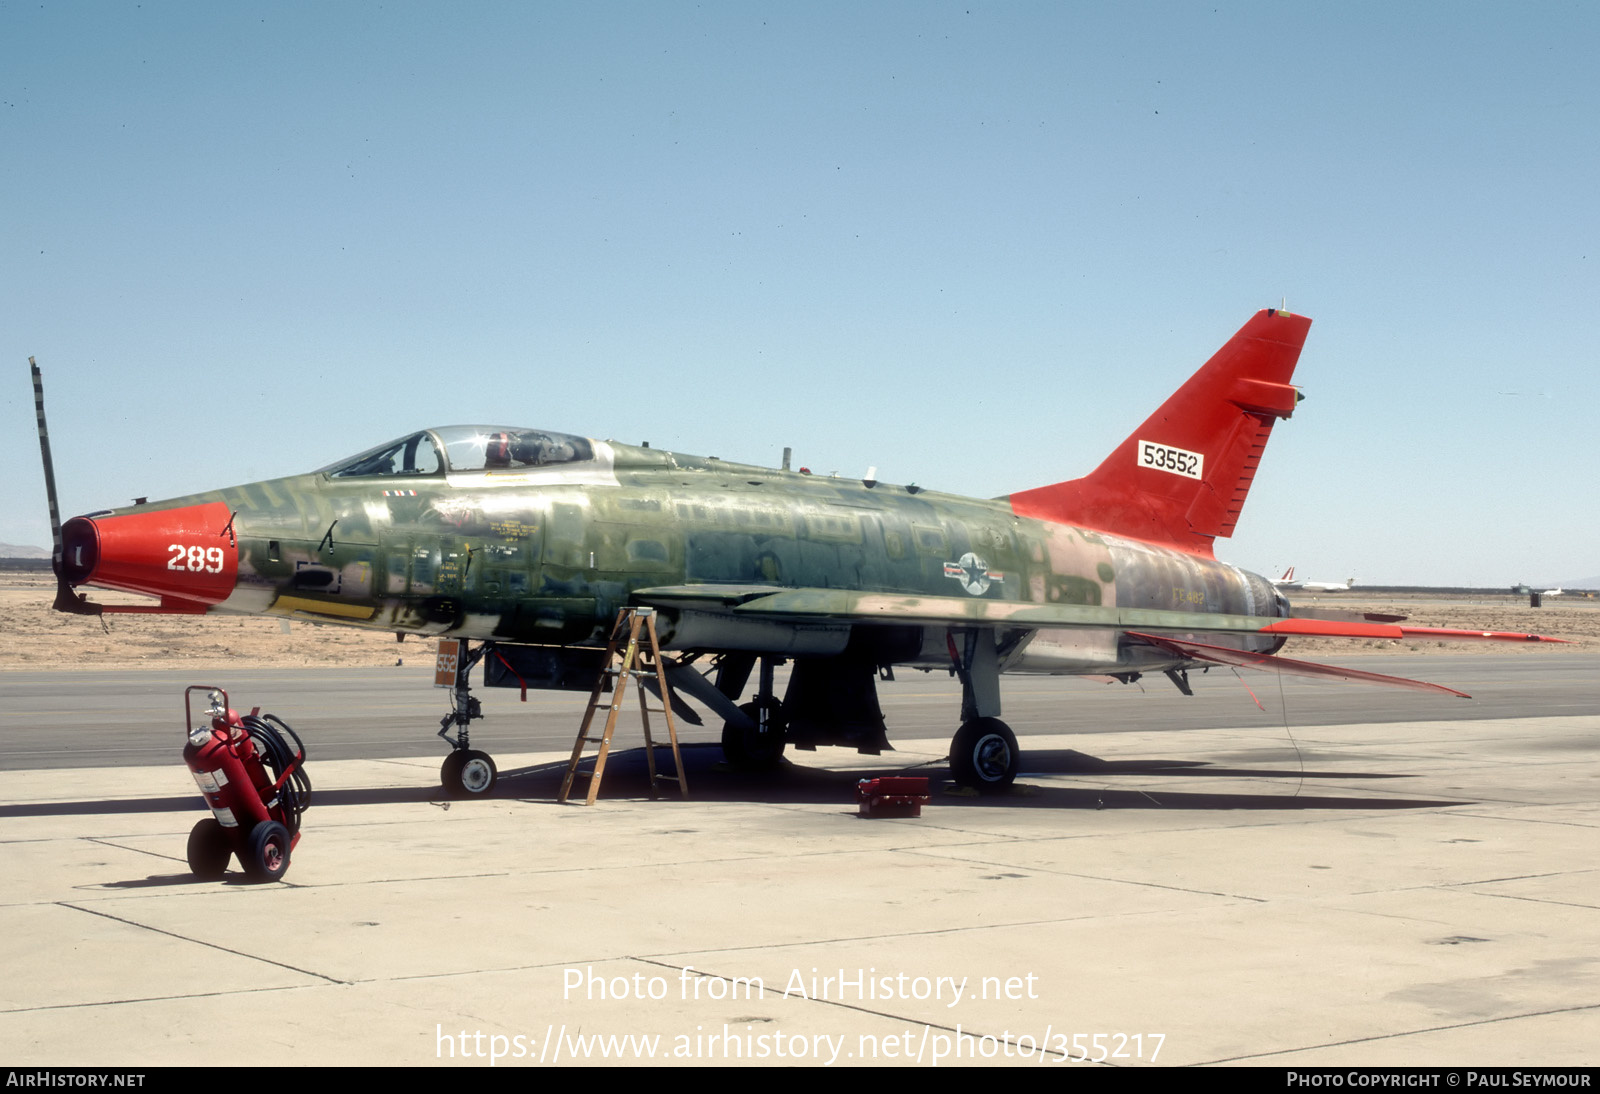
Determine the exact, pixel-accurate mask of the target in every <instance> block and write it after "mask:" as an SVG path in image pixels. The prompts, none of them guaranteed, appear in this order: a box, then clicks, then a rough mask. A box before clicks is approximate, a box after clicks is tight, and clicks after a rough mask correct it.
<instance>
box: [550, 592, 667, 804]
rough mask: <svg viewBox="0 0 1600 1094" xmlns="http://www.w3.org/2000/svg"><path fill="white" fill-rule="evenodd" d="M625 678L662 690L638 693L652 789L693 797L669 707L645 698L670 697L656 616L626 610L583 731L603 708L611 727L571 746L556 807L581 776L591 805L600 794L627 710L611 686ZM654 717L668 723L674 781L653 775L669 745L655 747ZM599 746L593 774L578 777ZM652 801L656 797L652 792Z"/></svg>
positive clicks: (619, 620)
mask: <svg viewBox="0 0 1600 1094" xmlns="http://www.w3.org/2000/svg"><path fill="white" fill-rule="evenodd" d="M630 619H631V620H632V626H631V628H630V627H629V620H630ZM627 677H633V678H634V679H636V680H640V681H648V680H650V679H651V678H652V677H654V678H655V681H656V686H657V687H658V688H659V689H660V692H659V693H654V692H653V690H652V689H650V688H647V687H644V686H642V685H641V687H640V689H639V709H640V711H641V713H642V714H643V715H644V718H645V725H644V738H645V745H646V748H647V750H648V757H649V763H650V767H651V770H652V786H653V785H654V784H655V783H662V782H667V783H676V784H677V785H678V790H679V792H680V793H681V794H682V795H683V796H684V797H685V798H687V797H688V796H689V782H688V779H687V778H685V777H684V775H683V771H682V763H681V760H682V757H681V756H679V754H678V733H677V729H676V726H675V724H674V720H673V715H672V708H671V707H670V706H669V705H667V703H666V702H663V705H662V706H660V707H652V706H651V705H650V704H649V702H647V701H646V699H645V696H646V695H647V694H653V693H654V694H657V697H659V698H662V699H663V700H666V699H667V697H668V696H669V695H670V692H669V688H670V685H669V684H668V683H667V677H666V666H665V665H664V664H662V662H661V657H660V652H659V649H658V647H657V640H656V625H655V613H654V612H653V611H651V610H649V609H645V608H640V609H634V608H623V609H622V610H621V611H619V612H618V613H617V622H616V625H615V626H614V627H613V628H612V637H611V642H610V644H609V645H608V646H607V647H606V659H605V664H604V666H603V667H602V668H601V670H600V676H599V679H598V680H597V681H596V683H595V690H594V691H593V692H592V693H591V695H590V699H589V707H588V710H587V711H586V712H585V713H584V717H583V727H585V728H586V727H587V726H588V725H589V724H590V721H591V719H592V718H593V717H594V715H595V713H596V712H597V711H599V710H600V709H601V708H602V707H609V708H610V710H611V716H610V718H609V720H608V722H607V726H606V730H605V732H604V733H603V734H601V735H599V736H591V735H590V734H588V733H586V732H585V728H580V729H579V730H578V737H577V740H576V741H574V742H573V751H572V760H571V762H570V763H568V764H567V778H566V782H564V783H563V784H562V787H561V792H560V794H559V795H558V797H557V800H558V801H563V802H564V801H566V800H567V792H568V790H569V789H570V787H571V784H572V780H573V779H574V778H576V777H577V776H579V775H583V776H586V777H587V778H588V779H589V800H588V804H590V805H593V804H594V800H595V795H596V794H598V793H599V792H600V772H599V770H598V769H599V767H600V764H601V762H602V757H604V756H605V755H606V750H607V748H608V747H609V744H610V741H611V740H612V737H613V736H614V734H615V732H616V716H617V714H618V712H619V711H620V710H621V708H622V705H623V702H622V700H623V696H622V695H621V691H622V688H621V685H620V684H616V685H615V686H613V685H612V683H609V682H608V681H609V680H611V679H613V678H614V679H616V680H622V679H625V678H627ZM606 690H610V691H612V693H613V694H612V697H611V699H610V700H609V701H604V700H602V699H601V695H602V694H603V692H605V691H606ZM652 714H655V715H658V716H660V717H664V718H665V719H666V722H667V733H668V738H669V743H670V746H671V748H672V757H673V760H674V761H676V766H677V767H678V773H677V774H676V775H663V774H658V773H655V771H654V768H655V759H654V756H655V749H656V748H663V747H667V744H665V743H663V744H657V743H656V742H655V740H654V738H653V735H652V734H651V732H650V724H649V716H650V715H652ZM596 744H597V745H599V746H600V754H599V755H598V756H595V757H594V768H595V769H594V770H589V771H579V770H578V764H579V763H580V762H581V761H582V759H583V756H582V754H583V752H584V751H586V748H585V746H587V745H596ZM651 796H652V797H654V796H655V795H654V793H653V792H652V794H651Z"/></svg>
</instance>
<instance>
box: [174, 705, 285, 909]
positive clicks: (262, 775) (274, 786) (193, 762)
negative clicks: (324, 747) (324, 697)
mask: <svg viewBox="0 0 1600 1094" xmlns="http://www.w3.org/2000/svg"><path fill="white" fill-rule="evenodd" d="M196 691H205V692H209V693H210V707H209V708H208V709H207V710H206V714H207V715H208V716H209V719H210V721H209V723H205V722H202V723H200V724H198V725H197V724H196V723H195V719H194V716H193V715H192V713H191V712H190V706H189V697H190V695H191V694H192V693H194V692H196ZM183 712H184V728H185V731H186V732H187V733H188V735H189V739H188V743H187V744H185V745H184V746H183V761H184V763H186V764H188V765H189V773H190V774H191V775H193V776H194V781H195V783H196V785H198V786H199V787H200V792H201V793H202V794H204V795H205V799H206V804H207V805H209V806H210V807H211V816H209V817H206V818H205V819H203V820H201V821H199V822H198V823H197V824H195V826H194V828H193V829H192V830H191V831H190V832H189V855H188V857H189V869H191V870H193V871H194V874H195V876H196V877H199V878H203V879H205V880H208V881H215V880H217V879H219V878H221V877H222V875H223V874H224V873H226V872H227V869H228V859H229V857H230V856H232V855H237V856H238V857H239V865H241V866H243V867H244V872H245V874H246V875H248V876H249V877H250V878H251V879H253V880H255V881H277V880H278V879H279V878H281V877H282V876H283V875H284V871H286V870H288V869H289V854H290V852H292V851H293V850H294V848H295V845H296V844H298V843H299V842H300V817H301V814H303V813H304V812H305V811H306V807H307V806H309V805H310V804H311V780H310V779H309V778H307V777H306V773H305V759H306V750H305V746H304V745H303V744H301V743H300V738H299V737H298V736H296V735H295V732H294V730H292V729H290V728H289V726H288V725H287V724H286V723H285V722H283V721H282V720H281V719H278V718H275V717H273V716H272V715H271V714H262V713H261V708H260V707H256V708H255V709H254V710H252V711H251V712H250V713H249V714H246V715H244V716H243V717H240V716H239V714H238V712H236V711H234V710H233V709H231V708H230V707H229V706H228V693H227V692H226V691H224V690H222V689H221V688H212V687H206V686H204V685H199V684H197V685H194V686H191V687H189V688H186V689H185V690H184V693H183ZM289 740H293V741H294V747H293V748H292V749H291V748H290V747H289V743H288V742H289Z"/></svg>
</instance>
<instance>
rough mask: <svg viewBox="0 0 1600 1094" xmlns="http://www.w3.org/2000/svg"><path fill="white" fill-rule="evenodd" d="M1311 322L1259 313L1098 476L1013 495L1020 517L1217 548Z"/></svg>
mask: <svg viewBox="0 0 1600 1094" xmlns="http://www.w3.org/2000/svg"><path fill="white" fill-rule="evenodd" d="M1310 329H1311V320H1309V319H1307V318H1305V317H1303V316H1299V315H1290V314H1288V313H1287V312H1282V311H1278V310H1276V309H1273V308H1269V309H1267V310H1266V311H1263V312H1257V313H1256V315H1255V317H1254V318H1252V319H1251V320H1250V321H1249V322H1248V323H1246V324H1245V325H1244V326H1243V327H1241V328H1239V333H1238V334H1235V335H1234V336H1233V337H1232V338H1231V339H1229V341H1228V344H1227V345H1225V346H1223V347H1222V348H1221V349H1220V350H1218V351H1217V352H1216V353H1215V354H1214V355H1213V356H1212V358H1211V360H1209V361H1207V362H1206V363H1205V364H1204V365H1202V366H1201V367H1200V371H1198V372H1196V373H1195V374H1194V375H1193V376H1191V377H1189V382H1188V383H1186V384H1184V385H1183V386H1182V387H1180V388H1179V389H1178V390H1177V392H1176V393H1174V394H1173V396H1172V397H1171V398H1170V399H1168V400H1167V401H1166V402H1165V403H1162V404H1161V409H1160V410H1157V411H1156V412H1155V413H1154V414H1152V415H1150V417H1149V418H1148V419H1146V420H1145V423H1144V424H1143V425H1141V426H1140V427H1139V428H1138V429H1137V430H1136V431H1135V432H1134V433H1133V435H1132V436H1130V437H1129V438H1128V439H1127V440H1125V441H1123V442H1122V444H1120V445H1118V446H1117V449H1116V451H1115V452H1113V453H1111V455H1110V456H1108V457H1107V458H1106V461H1105V462H1104V463H1102V464H1101V465H1100V466H1099V467H1097V468H1096V469H1095V470H1094V472H1093V473H1092V474H1090V475H1086V476H1085V477H1083V478H1081V479H1072V480H1071V481H1069V482H1059V483H1056V484H1055V485H1054V486H1043V487H1040V488H1038V489H1036V490H1024V491H1022V492H1021V493H1019V494H1012V495H1011V508H1012V510H1013V511H1014V512H1015V513H1017V514H1018V515H1019V516H1025V517H1037V518H1038V519H1040V520H1049V521H1054V522H1056V523H1059V524H1073V525H1077V526H1079V527H1083V528H1092V529H1095V530H1097V531H1102V532H1111V533H1113V534H1115V535H1119V536H1126V537H1128V538H1129V539H1142V540H1147V541H1149V542H1152V543H1160V544H1164V545H1166V546H1170V547H1175V548H1177V549H1179V550H1182V551H1188V552H1190V553H1191V554H1199V555H1207V556H1209V555H1210V554H1211V544H1212V541H1213V540H1214V539H1215V538H1216V537H1217V536H1229V535H1232V534H1233V527H1234V525H1235V524H1236V523H1238V520H1239V511H1240V510H1241V509H1243V508H1244V499H1245V495H1246V494H1248V493H1249V492H1250V483H1251V481H1252V480H1253V479H1254V478H1255V474H1256V465H1257V464H1259V463H1260V462H1261V453H1262V452H1263V450H1265V448H1266V446H1267V437H1268V435H1269V434H1271V432H1272V426H1273V423H1274V422H1276V421H1277V420H1278V419H1279V418H1287V417H1289V415H1290V414H1292V413H1294V407H1295V403H1296V401H1297V399H1298V395H1297V393H1296V392H1295V389H1294V388H1293V387H1292V386H1290V384H1289V380H1290V378H1291V377H1293V375H1294V366H1295V363H1296V362H1297V361H1298V360H1299V359H1300V347H1301V346H1302V345H1304V344H1305V340H1306V332H1307V331H1308V330H1310Z"/></svg>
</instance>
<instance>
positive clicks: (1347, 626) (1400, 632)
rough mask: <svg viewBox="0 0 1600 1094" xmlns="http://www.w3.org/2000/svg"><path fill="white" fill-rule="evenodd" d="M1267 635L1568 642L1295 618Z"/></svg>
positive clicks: (1277, 622) (1514, 634) (1277, 623)
mask: <svg viewBox="0 0 1600 1094" xmlns="http://www.w3.org/2000/svg"><path fill="white" fill-rule="evenodd" d="M1261 630H1262V633H1263V634H1283V635H1291V636H1294V635H1298V636H1300V637H1303V638H1389V639H1395V640H1398V639H1401V638H1435V639H1438V640H1439V641H1441V642H1565V641H1566V639H1565V638H1551V637H1550V636H1549V635H1545V634H1523V633H1521V632H1519V631H1468V630H1460V629H1458V628H1455V627H1399V626H1395V625H1394V624H1391V623H1365V622H1353V621H1346V620H1338V619H1305V618H1301V617H1291V618H1289V619H1279V620H1275V621H1274V622H1273V623H1272V624H1271V625H1270V626H1266V627H1262V628H1261Z"/></svg>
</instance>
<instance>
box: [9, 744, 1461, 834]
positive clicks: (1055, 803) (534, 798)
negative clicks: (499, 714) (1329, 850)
mask: <svg viewBox="0 0 1600 1094" xmlns="http://www.w3.org/2000/svg"><path fill="white" fill-rule="evenodd" d="M680 752H681V753H682V755H683V757H684V764H685V766H686V767H687V769H688V776H689V798H690V800H691V801H707V802H749V803H769V804H779V805H826V804H830V803H832V804H837V805H838V806H839V807H840V809H841V810H843V811H847V812H855V810H856V783H857V782H858V781H859V780H861V779H867V778H874V777H877V776H882V775H899V774H904V775H925V776H927V778H928V787H929V794H930V798H931V800H930V803H929V808H936V807H941V806H943V807H957V808H964V809H969V808H1023V809H1198V810H1228V809H1295V810H1306V809H1366V810H1389V809H1432V808H1439V807H1442V806H1449V805H1465V804H1470V803H1469V802H1468V801H1466V800H1460V799H1458V800H1453V801H1450V800H1442V799H1432V798H1403V797H1395V796H1393V795H1382V796H1368V795H1359V794H1348V793H1346V794H1329V793H1327V792H1325V791H1319V792H1316V793H1305V792H1304V787H1303V783H1304V782H1306V781H1313V782H1345V781H1350V780H1358V779H1360V780H1366V779H1399V778H1410V777H1412V776H1410V775H1408V774H1404V773H1400V774H1396V773H1389V772H1363V771H1321V770H1302V769H1300V768H1297V767H1283V768H1258V767H1224V766H1217V765H1213V764H1209V763H1207V762H1206V761H1203V760H1167V759H1141V760H1102V759H1099V758H1098V757H1095V756H1090V755H1087V754H1085V753H1082V752H1077V751H1075V750H1072V749H1030V750H1029V751H1028V752H1027V753H1026V761H1027V762H1026V764H1025V765H1024V767H1025V770H1024V773H1023V774H1022V775H1021V776H1019V778H1018V780H1017V785H1016V786H1015V787H1013V788H1012V790H1011V792H1010V793H1006V794H994V795H982V794H975V793H970V792H961V791H958V790H956V789H955V788H954V786H953V784H952V783H951V782H950V780H949V771H948V768H947V767H946V766H945V764H944V763H942V762H939V763H933V764H920V765H913V766H908V767H905V768H901V769H885V768H881V767H875V768H872V769H870V770H869V769H859V770H830V769H824V768H818V767H808V766H806V756H807V753H805V752H800V753H797V754H796V759H795V762H792V763H785V764H783V765H782V766H780V767H779V768H778V769H776V770H774V771H771V772H763V773H755V774H751V773H744V772H739V771H736V770H734V769H732V768H730V767H728V766H727V765H726V764H725V763H723V761H722V749H721V748H720V747H719V746H717V745H714V744H698V745H684V746H681V748H680ZM592 763H593V761H592V758H589V759H586V760H585V761H584V764H583V767H582V768H581V770H584V771H587V770H589V769H590V768H591V767H592ZM671 765H672V754H671V751H670V750H667V749H659V750H658V752H657V767H658V770H661V771H670V770H671ZM566 768H567V764H566V761H564V760H561V761H554V762H551V763H546V764H538V765H536V766H533V767H524V768H518V769H516V770H510V771H502V772H501V773H500V779H499V782H498V783H497V784H496V786H495V788H494V791H493V793H492V794H491V795H490V796H491V797H493V798H496V799H501V800H513V801H526V802H544V803H547V804H554V801H555V798H556V795H557V793H558V792H559V791H560V788H561V780H562V778H563V777H564V776H565V774H566ZM309 770H310V772H311V775H312V777H313V778H315V776H316V771H315V767H314V766H313V767H311V768H310V769H309ZM1030 773H1032V774H1049V775H1067V776H1071V775H1082V776H1085V777H1093V778H1097V779H1098V778H1114V779H1116V780H1118V781H1121V780H1123V779H1128V780H1130V781H1132V780H1166V779H1194V780H1200V779H1255V780H1276V783H1277V785H1284V786H1285V787H1286V789H1285V790H1284V791H1283V792H1281V793H1272V792H1260V793H1253V792H1241V791H1228V792H1216V793H1209V792H1199V791H1195V790H1193V789H1187V790H1163V789H1161V788H1160V786H1159V785H1145V786H1128V787H1126V788H1124V787H1120V786H1115V785H1096V786H1045V785H1040V784H1038V783H1031V782H1030V781H1029V778H1028V776H1029V774H1030ZM587 793H588V780H587V779H586V778H579V779H576V780H575V781H574V783H573V788H572V795H571V800H572V802H573V803H578V804H581V803H582V802H583V800H584V797H585V796H586V795H587ZM648 796H650V787H649V779H648V772H647V769H646V766H645V757H644V750H643V749H642V748H630V749H620V750H617V751H615V752H613V753H612V754H611V756H610V758H609V760H608V761H607V764H606V771H605V776H604V778H603V780H602V782H601V788H600V798H599V802H598V803H597V804H603V803H604V802H605V801H606V800H607V799H639V798H645V797H648ZM657 796H658V797H660V798H661V799H662V800H663V801H672V800H677V799H678V790H677V787H676V786H675V785H674V784H672V783H664V784H661V785H660V786H659V787H658V790H657ZM422 802H431V803H434V804H436V805H445V804H446V803H447V799H446V798H445V797H444V796H443V791H442V788H441V787H440V786H439V785H438V784H433V785H428V786H408V787H396V786H384V787H369V788H360V789H347V790H316V791H314V792H313V794H312V798H311V804H312V806H313V813H312V818H313V819H312V820H311V821H309V822H308V823H312V824H314V823H315V819H314V817H315V812H314V811H315V808H317V807H321V808H327V807H336V806H362V805H402V804H406V803H422ZM204 809H205V804H204V801H203V799H201V798H200V797H199V796H198V795H195V796H171V797H160V798H128V799H120V800H114V801H98V802H97V801H66V802H61V801H58V802H34V803H26V804H16V805H0V819H4V818H7V817H50V816H86V815H93V814H107V815H117V814H134V813H174V812H190V811H193V812H196V813H200V812H203V811H204Z"/></svg>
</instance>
